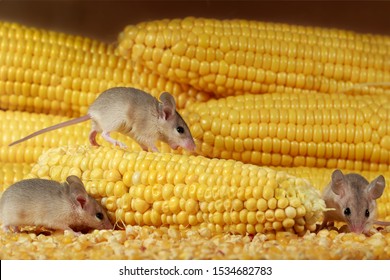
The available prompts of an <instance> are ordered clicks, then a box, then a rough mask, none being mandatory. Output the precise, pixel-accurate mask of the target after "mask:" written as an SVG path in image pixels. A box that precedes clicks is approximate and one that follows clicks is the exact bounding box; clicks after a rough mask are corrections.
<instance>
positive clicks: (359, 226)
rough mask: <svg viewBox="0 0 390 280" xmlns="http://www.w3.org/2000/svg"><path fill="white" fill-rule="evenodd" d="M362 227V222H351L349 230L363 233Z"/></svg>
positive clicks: (363, 227)
mask: <svg viewBox="0 0 390 280" xmlns="http://www.w3.org/2000/svg"><path fill="white" fill-rule="evenodd" d="M364 229H365V226H364V224H353V225H350V226H349V230H350V231H351V232H354V233H358V234H360V233H363V231H364Z"/></svg>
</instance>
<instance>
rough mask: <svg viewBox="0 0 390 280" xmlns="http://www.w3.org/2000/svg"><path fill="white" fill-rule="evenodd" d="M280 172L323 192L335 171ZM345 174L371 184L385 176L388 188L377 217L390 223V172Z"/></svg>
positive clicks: (282, 169)
mask: <svg viewBox="0 0 390 280" xmlns="http://www.w3.org/2000/svg"><path fill="white" fill-rule="evenodd" d="M275 169H276V170H278V171H281V172H286V173H287V174H291V175H293V176H296V177H300V178H303V179H306V180H308V181H309V182H310V184H311V185H313V186H314V187H315V188H316V189H318V190H320V191H321V192H322V191H323V189H324V188H325V187H326V186H327V185H328V184H329V182H330V181H331V175H332V173H333V171H334V169H329V168H310V167H300V168H286V167H276V168H275ZM342 171H343V173H344V174H346V173H358V174H360V175H362V176H363V177H365V178H366V179H367V180H368V181H369V182H371V181H372V180H374V179H375V178H376V177H378V176H379V175H383V176H384V177H385V180H386V182H387V187H386V188H385V191H384V193H383V195H382V196H381V197H380V198H379V199H377V210H378V212H377V216H378V218H379V219H381V220H389V221H390V187H389V184H388V182H390V171H381V172H377V171H376V172H373V171H360V170H359V171H356V170H342Z"/></svg>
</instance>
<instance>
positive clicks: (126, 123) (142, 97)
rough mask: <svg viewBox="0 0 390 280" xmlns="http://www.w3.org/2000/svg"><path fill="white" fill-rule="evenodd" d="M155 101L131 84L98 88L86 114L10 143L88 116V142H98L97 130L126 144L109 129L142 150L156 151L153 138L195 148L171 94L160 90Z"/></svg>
mask: <svg viewBox="0 0 390 280" xmlns="http://www.w3.org/2000/svg"><path fill="white" fill-rule="evenodd" d="M160 101H161V102H159V101H158V100H157V99H156V98H155V97H153V96H152V95H150V94H148V93H146V92H144V91H142V90H139V89H136V88H131V87H115V88H110V89H108V90H106V91H104V92H102V93H101V94H100V95H99V96H98V97H97V98H96V100H95V101H94V102H93V103H92V104H91V106H90V107H89V109H88V114H87V115H85V116H82V117H79V118H76V119H72V120H69V121H66V122H63V123H60V124H56V125H53V126H50V127H47V128H44V129H42V130H39V131H37V132H34V133H32V134H30V135H28V136H26V137H24V138H22V139H20V140H18V141H15V142H13V143H11V144H10V145H9V146H13V145H15V144H18V143H20V142H23V141H26V140H28V139H30V138H32V137H35V136H38V135H40V134H42V133H46V132H49V131H52V130H55V129H59V128H62V127H65V126H69V125H74V124H77V123H80V122H84V121H87V120H91V122H92V129H91V132H90V134H89V142H90V143H91V144H92V145H93V146H98V143H97V142H96V135H97V133H101V135H102V137H103V139H105V140H106V141H108V142H110V143H112V144H114V145H118V146H120V147H121V148H126V146H125V144H123V143H121V142H119V141H117V140H115V139H113V138H111V136H110V133H111V132H119V133H122V134H124V135H128V136H130V137H131V138H133V139H134V140H135V141H136V142H137V143H138V144H139V145H140V146H141V147H142V149H143V150H145V151H147V150H151V151H153V152H157V151H158V149H157V147H156V146H155V142H156V141H157V140H159V141H163V142H165V143H167V144H169V146H170V147H171V148H172V149H177V148H178V147H182V148H184V149H187V150H190V151H194V150H195V148H196V145H195V142H194V139H193V137H192V135H191V132H190V130H189V128H188V126H187V124H186V123H185V121H184V120H183V118H182V117H181V116H180V114H179V113H178V112H177V111H176V102H175V99H174V98H173V96H172V95H171V94H169V93H168V92H163V93H162V94H161V95H160Z"/></svg>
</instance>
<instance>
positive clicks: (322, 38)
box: [118, 17, 390, 96]
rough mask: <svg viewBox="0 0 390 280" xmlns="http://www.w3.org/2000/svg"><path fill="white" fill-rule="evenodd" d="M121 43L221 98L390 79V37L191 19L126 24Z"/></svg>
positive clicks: (336, 88)
mask: <svg viewBox="0 0 390 280" xmlns="http://www.w3.org/2000/svg"><path fill="white" fill-rule="evenodd" d="M118 41H119V45H118V53H120V54H121V55H123V56H125V57H127V58H131V59H132V60H134V61H142V63H143V64H144V65H145V66H147V67H148V68H149V69H151V70H154V71H157V72H158V73H160V74H161V75H165V77H167V78H169V79H172V80H175V81H178V82H180V83H185V84H189V85H191V86H193V87H194V88H196V89H198V90H202V91H205V92H210V93H215V94H216V96H228V95H239V94H244V93H252V94H256V93H264V92H273V91H279V92H281V91H288V90H291V89H293V88H300V89H307V90H315V91H320V92H329V93H333V92H343V91H347V90H349V89H351V88H353V85H354V84H358V83H366V82H385V81H389V80H390V72H389V71H388V70H389V69H390V63H389V61H390V59H389V58H390V38H389V37H387V36H378V35H370V34H358V33H353V32H348V31H345V30H332V29H324V28H312V27H302V26H295V25H286V24H274V23H264V22H256V21H247V20H214V19H203V18H192V17H188V18H184V19H173V20H158V21H151V22H144V23H140V24H137V25H130V26H127V27H126V28H125V30H124V31H123V32H122V33H121V34H120V36H119V39H118ZM387 92H389V91H387Z"/></svg>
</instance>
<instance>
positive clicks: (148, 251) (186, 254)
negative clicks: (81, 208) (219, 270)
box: [0, 226, 390, 260]
mask: <svg viewBox="0 0 390 280" xmlns="http://www.w3.org/2000/svg"><path fill="white" fill-rule="evenodd" d="M0 246H1V248H2V249H1V251H0V259H3V260H4V259H75V260H77V259H79V260H81V259H107V260H108V259H114V260H120V259H132V260H136V259H171V260H196V259H213V260H220V259H241V260H246V259H248V260H250V259H267V260H281V259H313V260H315V259H325V260H328V259H329V260H337V259H389V258H390V227H388V228H386V229H383V230H381V231H380V232H376V233H374V234H373V235H371V236H366V235H364V234H359V235H358V234H353V233H339V232H338V231H336V230H333V229H330V230H321V231H319V232H318V233H317V234H316V233H307V234H306V235H304V236H303V237H298V236H297V235H295V234H292V233H286V232H278V233H277V234H276V235H263V234H257V235H255V236H250V235H246V236H242V235H231V234H216V235H212V233H211V231H210V230H209V229H207V228H203V229H200V230H191V229H188V230H180V231H179V230H176V229H174V228H169V229H168V228H165V227H161V228H157V229H156V228H152V227H146V226H143V227H139V226H127V227H126V229H125V230H114V231H112V230H101V231H98V230H95V231H93V232H91V233H89V234H84V235H80V236H75V235H74V234H73V233H71V232H68V231H66V232H65V234H62V233H53V234H51V235H45V234H38V235H37V234H36V233H31V232H30V233H29V232H25V233H19V234H13V233H4V232H1V233H0ZM314 248H315V249H314Z"/></svg>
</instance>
